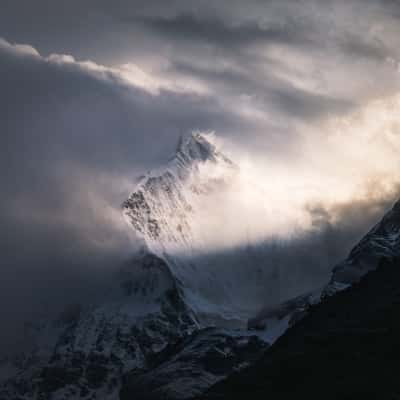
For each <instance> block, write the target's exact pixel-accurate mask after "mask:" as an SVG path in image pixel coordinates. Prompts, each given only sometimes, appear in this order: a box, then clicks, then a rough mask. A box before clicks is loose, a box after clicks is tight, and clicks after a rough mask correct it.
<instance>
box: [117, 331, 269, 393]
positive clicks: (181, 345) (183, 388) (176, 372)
mask: <svg viewBox="0 0 400 400" xmlns="http://www.w3.org/2000/svg"><path fill="white" fill-rule="evenodd" d="M267 347H268V345H267V344H266V343H265V342H263V341H262V340H260V339H259V338H258V337H256V336H249V335H246V336H243V332H242V334H240V333H236V334H234V333H232V332H226V331H223V330H220V329H216V328H205V329H201V330H199V331H196V332H195V333H193V334H192V335H190V336H188V337H186V338H184V339H182V340H181V341H179V342H177V343H175V344H173V345H170V346H167V347H166V348H165V349H164V350H163V351H162V352H160V353H158V354H157V355H156V356H155V357H154V358H153V360H152V362H151V363H150V365H149V367H148V368H147V370H146V371H145V372H139V373H138V372H137V371H134V372H132V373H131V374H129V375H127V377H126V384H125V385H124V386H123V387H122V391H121V399H122V400H130V399H134V398H139V399H142V400H157V399H191V398H193V397H195V396H197V395H199V394H201V393H203V392H204V391H205V390H206V389H207V388H209V387H210V386H211V385H212V384H214V383H215V382H218V381H219V380H221V379H222V378H224V377H226V376H227V375H229V374H230V373H232V372H233V371H238V370H240V369H241V368H244V367H245V366H247V365H249V364H250V363H251V362H253V361H254V360H255V359H257V358H258V357H260V355H261V354H262V352H263V351H264V350H265V349H266V348H267Z"/></svg>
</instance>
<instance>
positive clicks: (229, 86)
mask: <svg viewBox="0 0 400 400" xmlns="http://www.w3.org/2000/svg"><path fill="white" fill-rule="evenodd" d="M399 16H400V5H399V2H397V1H395V0H393V1H390V0H385V1H379V2H373V1H368V2H365V1H364V0H363V1H360V0H355V1H349V2H344V1H339V0H337V1H335V2H331V3H330V4H329V5H324V4H322V2H317V1H312V0H310V1H300V2H293V1H282V0H279V1H256V0H253V1H246V2H245V1H233V0H226V1H218V2H212V1H210V2H198V1H191V0H185V1H172V2H165V1H161V0H157V1H154V0H153V1H146V2H142V1H139V0H135V1H132V0H130V1H128V0H116V1H113V2H110V1H105V0H100V1H98V0H97V1H94V0H84V1H77V0H71V1H57V0H53V1H48V0H37V1H27V0H14V1H5V0H0V37H4V38H5V39H7V40H9V41H12V42H17V43H28V44H32V45H33V46H34V47H35V48H38V50H40V52H41V53H43V54H44V55H45V56H47V55H49V54H51V53H66V54H72V55H74V56H75V57H76V58H77V59H79V60H87V59H89V60H94V61H95V62H97V63H98V64H102V63H103V64H106V65H107V66H108V67H102V66H101V65H98V64H94V63H93V62H91V63H86V64H82V63H77V62H75V61H74V60H71V59H70V58H68V57H67V58H66V57H60V56H57V57H55V56H53V57H50V58H45V57H43V56H40V55H38V54H37V53H36V52H35V51H34V49H32V48H29V47H15V46H10V45H9V44H7V43H5V42H0V179H1V197H0V222H1V228H0V235H1V237H0V254H1V255H2V262H1V264H2V266H1V271H0V293H1V296H2V298H1V300H2V301H0V318H1V319H2V321H3V329H2V335H4V336H6V335H7V336H8V338H9V341H8V342H6V341H5V340H3V341H1V340H0V342H2V343H3V347H5V346H6V344H4V343H9V342H11V339H14V337H15V332H16V331H17V327H20V325H19V324H20V323H21V322H22V321H23V320H24V319H26V316H27V315H28V314H30V315H36V314H37V313H39V312H40V311H43V312H45V311H47V308H48V307H49V303H50V302H49V299H52V301H51V303H53V304H52V308H54V309H57V308H58V306H59V305H60V304H63V303H65V302H69V301H72V300H75V299H77V298H79V297H85V296H86V297H90V296H92V294H91V293H92V292H94V291H95V290H96V288H97V287H98V286H101V282H102V280H104V277H106V276H107V274H108V273H109V272H110V271H113V270H114V269H115V267H116V266H117V264H118V263H119V262H120V261H121V260H122V259H123V258H124V257H127V256H129V254H130V252H131V251H132V249H133V247H134V244H133V243H134V242H133V241H132V240H131V238H130V237H129V234H128V233H127V232H126V230H125V229H124V225H123V224H122V225H121V224H120V222H121V221H120V214H119V205H120V203H121V202H122V201H123V200H124V196H126V195H127V193H128V192H129V190H130V188H131V187H132V181H133V180H134V178H135V176H136V175H138V174H140V173H141V172H142V171H143V170H144V169H147V168H150V167H152V166H153V165H155V164H158V163H160V162H161V161H162V159H166V158H168V156H169V155H170V154H171V152H172V151H173V149H174V147H175V144H176V141H177V138H178V136H179V133H180V132H182V131H190V130H192V129H204V130H208V129H212V130H215V131H217V133H218V135H221V136H223V137H229V138H233V139H234V141H235V142H236V144H237V145H238V146H242V147H244V146H247V148H248V149H250V150H251V151H252V152H253V153H261V154H262V156H263V157H265V158H268V157H269V156H271V155H273V156H276V154H285V157H286V160H287V161H288V162H291V154H290V151H289V149H291V148H292V147H296V143H297V142H296V140H298V138H297V137H296V131H295V129H292V128H293V126H294V123H295V122H296V121H301V122H306V123H311V124H317V123H318V120H319V119H321V118H323V117H325V116H327V115H331V114H335V115H336V114H341V113H347V112H348V111H349V110H352V109H353V107H355V106H356V105H357V104H363V103H366V102H368V101H369V100H371V99H374V98H375V97H377V96H378V95H379V96H381V95H389V94H391V93H393V92H395V91H397V90H398V84H397V83H396V82H397V81H396V76H397V74H398V73H397V70H396V67H393V68H392V67H390V68H389V67H388V66H387V63H386V59H387V58H391V59H393V60H394V62H395V63H396V62H397V61H396V60H398V59H399V50H398V49H399V47H398V46H397V44H398V43H397V40H398V37H399V34H400V32H399V28H398V26H399V25H398V21H397V20H396V18H398V17H399ZM369 61H373V65H370V64H371V63H369ZM129 62H132V63H135V64H137V65H139V66H140V67H143V69H144V70H146V68H148V71H150V72H149V73H148V75H149V77H150V78H154V79H155V80H157V79H158V78H160V79H161V80H163V81H166V82H168V83H171V85H172V86H174V84H175V83H181V81H183V80H184V79H193V80H195V81H196V83H200V84H201V85H202V87H204V89H205V90H204V92H203V93H198V92H196V91H195V90H190V87H189V89H188V90H183V91H179V90H173V88H172V89H171V88H168V85H167V87H165V86H162V85H161V86H160V87H159V88H158V87H157V89H156V90H155V92H156V93H154V92H151V91H149V90H145V88H142V89H140V88H138V87H134V86H132V85H131V84H129V83H127V82H126V80H125V79H124V77H123V76H122V75H121V73H120V69H119V66H120V64H123V63H129ZM164 65H166V67H165V66H164ZM110 66H112V67H114V68H111V67H110ZM311 66H312V67H313V68H311ZM349 71H350V72H349ZM376 77H379V79H376ZM298 81H301V83H302V84H303V85H300V86H299V85H296V82H298ZM309 81H310V82H309ZM188 86H190V85H188ZM354 87H355V88H354ZM365 87H368V91H367V90H364V89H365ZM359 88H361V89H359ZM242 97H246V98H248V99H249V100H248V103H245V104H244V103H241V102H240V101H241V99H242ZM245 106H246V107H247V109H246V110H245V111H246V112H250V113H249V114H250V116H248V115H247V114H245V113H241V112H242V111H243V109H244V108H245ZM252 111H257V112H258V113H259V114H263V113H264V114H265V115H266V116H265V118H264V119H262V121H261V123H260V122H258V121H257V120H256V119H255V118H254V117H253V115H252V114H251V112H252ZM271 114H273V115H275V114H277V115H278V116H279V118H277V120H276V121H275V120H274V119H273V118H272V117H271ZM282 121H283V123H281V122H282ZM287 126H289V127H290V129H288V128H287ZM273 132H278V133H277V136H278V138H276V137H274V136H273V135H274V133H273ZM323 134H324V132H322V133H321V135H323ZM393 198H394V197H393ZM393 198H392V197H390V199H385V200H382V202H379V201H378V204H375V203H376V202H370V201H366V202H364V203H354V204H351V205H342V206H341V207H339V206H338V207H339V208H338V209H337V210H331V209H329V210H327V209H326V208H325V207H324V205H318V206H314V207H312V208H310V212H311V213H312V215H313V217H314V225H315V228H316V230H317V233H315V234H312V235H311V236H310V237H306V238H301V239H299V240H298V241H297V242H296V243H292V245H291V246H292V247H291V248H290V249H289V248H288V247H285V248H284V249H283V250H279V252H278V253H277V254H278V255H277V256H276V257H277V258H276V260H278V261H279V263H280V265H286V267H282V268H289V267H290V268H292V267H293V268H297V270H296V273H293V275H291V276H293V279H294V280H296V279H297V280H298V282H297V283H296V282H295V281H293V282H292V283H288V282H286V288H283V289H282V295H284V294H285V293H286V294H288V293H289V292H290V293H293V292H294V291H301V290H303V289H308V287H309V286H310V285H313V284H315V283H318V282H320V281H321V276H322V275H319V274H320V273H321V274H324V275H323V276H325V274H326V273H327V270H328V269H329V268H330V264H331V259H332V260H336V259H337V258H338V257H341V256H342V255H344V248H346V249H348V248H349V243H350V242H351V243H353V242H354V241H356V240H357V239H358V238H359V237H360V235H361V234H362V233H364V231H365V230H367V228H369V226H370V224H371V223H373V222H374V221H375V219H377V218H378V216H380V214H381V213H383V211H384V209H385V208H386V207H387V205H388V202H390V201H392V199H393ZM334 215H337V216H338V217H337V220H336V221H335V222H333V216H334ZM131 246H132V247H131ZM317 247H318V250H316V248H317ZM278 256H279V257H278ZM299 260H301V262H299ZM278 261H277V262H278ZM321 263H322V264H321ZM304 265H309V266H310V267H309V268H308V269H306V270H305V269H304ZM321 265H323V268H322V269H321ZM93 271H95V273H94V272H93ZM286 272H287V270H284V269H282V270H281V273H286ZM317 281H318V282H317ZM290 285H292V286H290ZM285 290H286V292H285ZM86 292H88V293H86ZM45 305H46V307H45ZM53 306H54V307H53ZM4 321H6V323H4ZM5 326H6V327H8V329H5V328H4V327H5Z"/></svg>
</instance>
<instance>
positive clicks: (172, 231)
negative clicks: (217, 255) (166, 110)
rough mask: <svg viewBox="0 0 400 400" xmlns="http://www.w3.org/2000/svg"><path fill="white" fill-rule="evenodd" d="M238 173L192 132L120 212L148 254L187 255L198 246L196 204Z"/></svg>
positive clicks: (202, 136) (219, 153) (234, 166)
mask: <svg viewBox="0 0 400 400" xmlns="http://www.w3.org/2000/svg"><path fill="white" fill-rule="evenodd" d="M205 170H206V171H205ZM237 170H238V167H237V166H236V165H235V164H234V163H233V162H232V161H231V160H229V159H228V158H227V157H226V156H225V155H223V154H222V153H221V152H219V151H218V150H217V148H216V147H215V146H214V145H213V144H212V142H211V141H209V140H208V139H207V138H206V136H204V134H200V133H193V134H191V135H190V136H188V137H186V138H182V139H181V140H180V142H179V144H178V147H177V151H176V153H175V155H174V157H173V158H172V159H171V160H170V162H169V163H168V165H167V166H165V167H164V168H162V169H161V170H158V171H157V170H155V171H152V172H150V173H148V174H147V175H145V176H143V177H141V179H140V180H139V182H138V184H137V186H136V188H135V189H134V191H133V193H132V194H131V195H130V197H129V198H128V199H127V200H126V201H125V202H124V204H123V212H124V214H125V216H126V218H127V220H128V221H129V222H130V223H131V224H132V226H133V228H134V229H135V230H136V232H137V233H138V234H139V235H140V236H142V237H143V238H144V240H145V242H146V244H147V246H148V248H149V250H151V251H153V252H155V253H157V254H163V253H169V254H172V253H174V252H175V251H177V250H179V251H186V252H187V251H190V250H191V249H192V248H193V246H194V245H199V243H198V240H199V238H197V237H195V233H194V231H193V225H194V224H195V222H196V221H195V218H196V211H197V210H196V206H195V205H194V203H196V200H200V203H201V197H202V196H205V195H207V194H208V193H209V192H212V191H214V190H220V189H221V188H222V187H223V186H224V185H228V184H229V183H230V178H232V176H233V175H235V173H236V172H237Z"/></svg>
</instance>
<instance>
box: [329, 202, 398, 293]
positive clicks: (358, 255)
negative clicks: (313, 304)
mask: <svg viewBox="0 0 400 400" xmlns="http://www.w3.org/2000/svg"><path fill="white" fill-rule="evenodd" d="M399 255H400V201H398V202H397V203H396V204H395V205H394V206H393V208H392V210H390V211H389V212H388V213H387V214H386V215H385V216H384V217H383V219H382V220H381V221H380V222H379V223H378V224H377V225H375V226H374V227H373V228H372V229H371V231H370V232H369V233H367V235H365V237H364V238H363V239H362V240H361V241H360V242H359V243H358V244H357V246H355V247H354V248H353V249H352V251H351V252H350V254H349V256H348V258H347V259H346V260H344V261H343V262H342V263H340V264H339V265H337V266H336V267H335V268H334V269H333V273H332V279H331V285H330V286H329V287H328V288H327V290H329V289H330V288H331V286H335V285H349V284H351V283H353V282H357V281H358V280H360V278H361V277H362V276H363V275H365V274H366V273H367V272H368V271H371V270H374V269H376V268H377V266H378V265H379V263H380V262H381V260H382V259H391V258H395V257H398V256H399Z"/></svg>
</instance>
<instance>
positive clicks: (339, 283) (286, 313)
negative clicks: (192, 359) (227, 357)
mask: <svg viewBox="0 0 400 400" xmlns="http://www.w3.org/2000/svg"><path fill="white" fill-rule="evenodd" d="M398 257H400V201H398V202H397V203H396V204H395V205H394V206H393V208H392V209H391V210H390V211H389V212H388V213H387V214H386V215H385V216H384V217H383V218H382V220H381V221H380V222H379V223H377V224H376V225H375V226H374V227H373V228H372V229H371V230H370V231H369V232H368V233H367V234H366V235H365V236H364V237H363V239H362V240H361V241H360V242H359V243H358V244H357V245H356V246H355V247H354V248H353V249H352V250H351V252H350V254H349V256H348V257H347V258H346V259H345V260H344V261H342V262H341V263H339V264H338V265H337V266H335V267H334V268H333V270H332V275H331V279H330V281H329V283H328V284H327V285H325V286H324V287H322V288H320V289H317V290H315V291H313V292H311V293H306V294H304V295H302V296H299V297H297V298H295V299H292V300H289V301H286V302H284V303H282V304H279V305H277V306H274V307H267V308H265V309H264V310H262V311H261V312H259V313H258V314H257V315H256V316H255V317H254V318H251V319H250V320H249V322H248V326H249V328H250V329H254V330H259V331H263V335H264V337H265V338H266V339H267V340H268V341H269V342H270V343H272V342H274V341H275V340H276V339H277V338H278V337H279V336H280V335H282V334H283V333H284V332H285V331H286V329H287V328H289V327H290V326H292V325H294V324H295V323H296V322H297V321H298V320H299V319H300V318H302V317H304V316H305V315H307V312H308V309H309V308H310V307H311V306H312V305H315V304H317V303H319V302H320V301H321V300H323V299H325V298H328V297H330V296H332V295H334V294H336V293H337V292H340V291H342V290H344V289H346V288H348V287H350V286H351V285H352V284H353V283H356V282H358V281H359V280H360V279H361V278H362V277H363V276H364V275H365V274H367V273H368V272H369V271H372V270H375V269H376V268H377V267H378V266H379V265H380V263H381V261H382V260H391V259H396V258H398Z"/></svg>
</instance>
